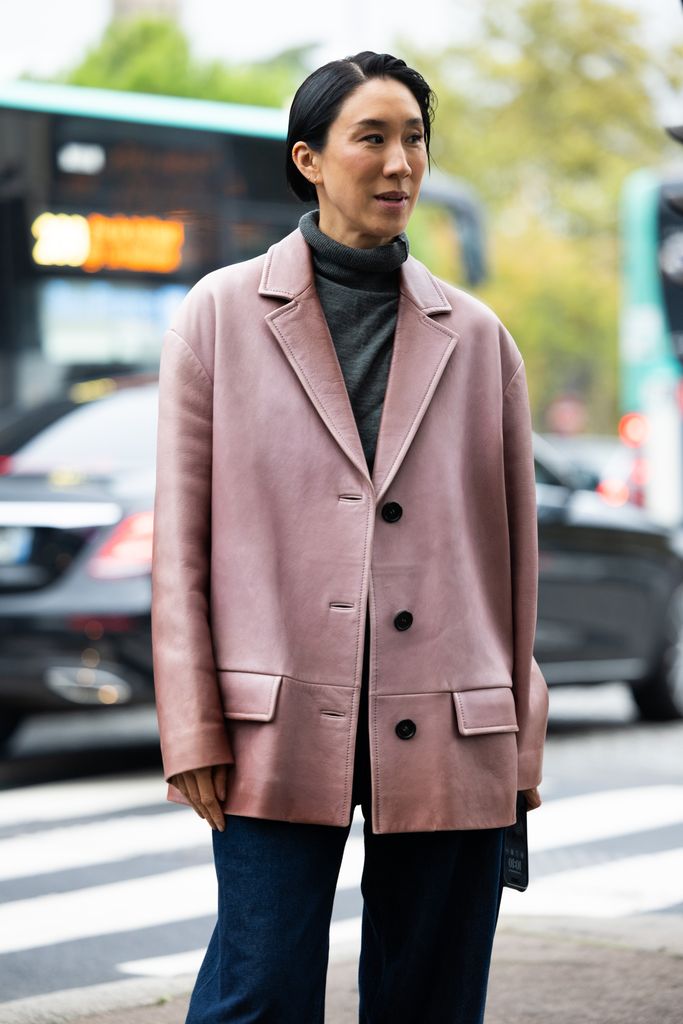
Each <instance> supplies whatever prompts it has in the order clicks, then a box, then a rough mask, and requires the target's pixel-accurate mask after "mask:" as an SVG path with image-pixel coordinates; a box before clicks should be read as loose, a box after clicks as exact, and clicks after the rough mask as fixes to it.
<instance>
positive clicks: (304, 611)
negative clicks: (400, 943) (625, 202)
mask: <svg viewBox="0 0 683 1024" xmlns="http://www.w3.org/2000/svg"><path fill="white" fill-rule="evenodd" d="M156 473H157V476H156V494H155V503H154V546H153V566H152V638H153V658H154V681H155V689H156V702H157V714H158V721H159V730H160V737H161V749H162V755H163V770H164V778H165V780H166V781H167V782H168V780H169V779H170V778H171V776H172V775H174V774H175V773H177V772H182V771H184V770H187V769H191V768H198V767H200V766H203V765H212V764H219V763H228V764H230V765H231V768H230V770H229V772H228V790H227V795H226V798H225V800H224V801H223V808H224V810H225V811H226V812H231V813H234V814H242V815H248V816H252V817H257V818H276V819H282V820H287V821H296V822H310V823H321V824H326V825H346V824H348V823H349V821H350V819H351V814H352V806H351V784H352V769H353V754H354V745H355V737H356V727H357V719H358V702H359V695H360V685H361V670H362V642H363V636H364V625H365V622H364V613H365V607H366V602H367V599H368V596H369V609H370V628H371V645H370V678H369V741H370V757H371V780H372V815H373V828H374V831H375V832H376V833H385V832H413V831H426V830H435V829H436V830H438V829H458V828H463V829H464V828H467V829H469V828H489V827H494V826H501V825H508V824H510V823H512V822H513V821H514V820H515V797H516V793H517V790H518V789H527V788H531V787H532V786H535V785H537V784H538V783H539V782H540V781H541V770H542V759H543V746H544V741H545V733H546V726H547V714H548V690H547V685H546V682H545V679H544V678H543V675H542V673H541V671H540V669H539V667H538V665H537V663H536V661H535V659H534V657H533V643H534V633H535V628H536V603H537V573H538V552H537V521H536V492H535V481H534V464H533V455H532V434H531V417H530V411H529V400H528V393H527V384H526V379H525V370H524V363H523V361H522V357H521V355H520V352H519V349H518V348H517V346H516V344H515V342H514V340H513V339H512V337H511V335H510V334H509V332H508V331H507V330H506V328H505V327H504V326H503V324H502V323H501V322H500V321H499V319H498V318H497V317H496V315H495V314H494V313H493V312H492V311H491V309H489V307H488V306H486V305H485V304H484V303H482V302H481V301H479V300H478V299H476V298H475V297H473V296H471V295H469V294H468V293H467V292H465V291H462V290H461V289H459V288H456V287H454V286H453V285H450V284H447V283H446V282H445V281H442V280H440V279H438V278H437V277H435V276H434V275H433V274H432V273H431V272H430V271H429V270H428V269H427V268H426V267H425V266H424V265H423V264H422V263H420V262H419V261H418V260H416V259H414V258H413V257H412V256H410V257H408V260H407V261H406V262H405V263H404V264H403V265H402V270H401V292H400V300H399V309H398V320H397V326H396V334H395V340H394V348H393V353H392V362H391V367H390V373H389V380H388V385H387V391H386V395H385V400H384V405H383V409H382V417H381V423H380V429H379V436H378V440H377V450H376V457H375V463H374V469H373V473H372V476H370V474H369V473H368V468H367V463H366V461H365V457H364V454H363V449H362V446H361V441H360V437H359V434H358V430H357V427H356V424H355V420H354V416H353V412H352V409H351V405H350V402H349V398H348V394H347V391H346V387H345V383H344V379H343V376H342V373H341V369H340V366H339V362H338V360H337V356H336V352H335V349H334V345H333V342H332V339H331V337H330V334H329V331H328V328H327V324H326V321H325V317H324V315H323V312H322V309H321V305H320V302H319V299H318V296H317V292H316V289H315V283H314V276H313V267H312V260H311V253H310V250H309V247H308V244H307V243H306V241H305V240H304V238H303V236H302V234H301V232H300V231H299V229H298V228H297V229H296V230H294V231H293V232H292V233H291V234H289V235H287V237H286V238H284V239H282V241H280V242H278V243H277V244H275V245H273V246H272V247H271V248H270V249H269V250H268V252H267V253H266V254H264V255H261V256H258V257H256V258H254V259H251V260H247V261H245V262H242V263H238V264H235V265H232V266H228V267H223V268H221V269H219V270H216V271H214V272H212V273H210V274H208V275H206V276H205V277H203V278H202V279H201V280H200V281H199V282H198V283H197V284H196V285H195V286H194V287H193V288H192V289H191V291H190V292H189V293H188V295H187V296H186V297H185V299H184V300H183V302H182V304H181V307H180V310H179V312H178V313H177V315H176V317H175V319H174V322H173V324H172V326H171V327H170V328H169V330H168V331H167V332H166V334H165V336H164V341H163V347H162V354H161V364H160V377H159V420H158V434H157V469H156ZM389 502H397V503H398V504H400V506H401V509H402V515H401V516H400V518H398V519H395V518H394V519H392V517H391V516H390V515H388V516H387V518H385V517H384V516H383V514H382V510H383V508H385V506H386V505H387V504H388V503H389ZM405 611H409V612H410V613H411V615H412V624H411V625H410V628H397V623H396V616H397V615H398V614H399V613H400V612H405ZM401 621H403V625H405V621H404V620H401V619H400V618H399V622H401ZM406 719H407V720H410V722H412V723H413V724H414V726H415V728H414V730H413V729H412V727H411V729H406V728H405V726H403V727H402V728H400V729H399V730H397V728H396V727H397V725H398V723H400V722H404V721H405V720H406ZM408 733H410V735H408ZM167 797H168V799H169V800H172V801H175V802H178V803H187V801H186V799H185V798H184V796H183V795H182V793H180V791H179V790H178V789H177V788H175V787H174V786H173V785H171V784H170V783H169V785H168V791H167Z"/></svg>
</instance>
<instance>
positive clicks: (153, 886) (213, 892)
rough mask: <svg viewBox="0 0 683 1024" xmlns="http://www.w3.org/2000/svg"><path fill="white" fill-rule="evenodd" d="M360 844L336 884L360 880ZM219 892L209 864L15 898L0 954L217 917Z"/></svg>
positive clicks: (3, 909)
mask: <svg viewBox="0 0 683 1024" xmlns="http://www.w3.org/2000/svg"><path fill="white" fill-rule="evenodd" d="M193 813H194V812H193ZM198 820H199V819H198ZM206 827H207V828H208V826H206ZM359 843H360V844H361V850H360V855H361V857H362V840H359V839H355V838H354V839H349V840H348V842H347V850H348V853H347V854H345V856H344V858H343V862H342V867H343V873H342V872H340V884H339V886H338V888H352V887H355V886H356V885H357V884H358V882H359V881H360V871H359V851H358V844H359ZM217 893H218V887H217V883H216V872H215V869H214V866H213V863H211V864H205V865H201V866H200V867H194V868H182V869H180V870H178V871H167V872H164V873H162V874H159V875H155V876H153V877H151V878H149V877H148V878H135V879H132V880H130V881H125V882H112V883H108V884H106V885H99V886H92V887H91V888H88V889H77V890H75V891H71V892H65V893H51V894H49V895H47V896H39V897H35V898H29V899H23V900H14V901H13V902H11V903H6V904H5V905H4V906H0V954H2V953H9V952H15V951H19V950H22V949H33V948H35V947H37V946H48V945H52V944H54V943H57V942H68V941H70V940H74V939H84V938H90V937H93V936H98V935H107V934H110V933H115V932H123V931H132V930H135V929H139V928H150V927H154V926H155V925H161V924H169V923H171V922H176V921H186V920H190V919H191V918H195V917H205V916H211V915H215V914H216V912H217Z"/></svg>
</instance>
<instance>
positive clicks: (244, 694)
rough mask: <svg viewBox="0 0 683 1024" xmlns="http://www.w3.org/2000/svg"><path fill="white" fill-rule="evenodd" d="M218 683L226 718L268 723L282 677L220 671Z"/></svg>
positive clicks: (258, 673)
mask: <svg viewBox="0 0 683 1024" xmlns="http://www.w3.org/2000/svg"><path fill="white" fill-rule="evenodd" d="M218 684H219V686H220V689H221V698H222V701H223V712H224V714H225V717H226V718H251V719H254V720H255V721H257V722H269V721H270V720H271V718H272V717H273V715H274V714H275V707H276V704H277V698H278V694H279V692H280V686H281V684H282V676H270V675H264V674H262V673H260V672H234V671H232V670H226V669H219V670H218Z"/></svg>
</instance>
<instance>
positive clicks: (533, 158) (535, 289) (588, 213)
mask: <svg viewBox="0 0 683 1024" xmlns="http://www.w3.org/2000/svg"><path fill="white" fill-rule="evenodd" d="M642 19H643V15H641V14H637V13H635V12H633V11H631V10H625V9H624V8H623V7H619V6H617V5H616V4H615V3H612V2H609V0H576V2H575V3H573V4H566V3H564V2H562V0H481V22H480V30H479V33H478V36H477V38H474V39H472V40H471V41H469V42H467V43H460V44H458V45H452V46H449V47H447V48H445V49H443V50H442V51H440V52H439V53H437V54H432V53H430V54H426V53H420V52H419V51H417V52H416V51H415V50H414V49H412V48H410V46H409V44H407V45H406V46H404V47H403V48H402V49H401V52H402V53H403V54H404V55H406V54H407V55H409V56H406V59H408V60H410V61H412V62H413V63H414V64H415V65H416V66H417V67H418V68H420V69H422V70H423V71H424V73H425V75H426V77H427V78H428V79H429V81H430V84H431V85H432V86H433V87H434V89H435V90H436V93H437V96H438V107H437V117H436V121H435V126H434V130H435V132H434V143H433V152H434V157H435V162H436V165H437V166H439V167H440V168H441V169H442V170H445V171H447V172H450V173H452V174H456V175H460V176H462V177H463V178H465V179H466V180H468V181H471V182H472V183H473V184H475V185H476V187H477V189H478V191H479V194H480V196H481V197H482V199H483V200H484V204H485V206H486V208H487V209H488V211H489V222H490V225H491V263H492V277H491V279H490V280H489V281H488V282H487V283H486V284H485V285H483V286H482V287H480V288H479V289H477V292H478V294H479V295H480V297H481V298H483V299H484V301H486V302H488V304H489V305H491V306H492V308H494V309H495V310H496V312H497V313H498V314H499V316H501V318H502V319H503V320H504V321H505V322H506V323H507V325H508V326H509V327H510V329H511V331H512V332H513V334H514V335H515V337H516V339H517V341H518V344H519V346H520V348H521V350H522V352H523V354H524V356H525V360H526V361H527V363H528V369H529V374H528V376H529V381H530V392H531V396H532V400H533V406H534V413H535V420H536V421H537V422H538V424H539V427H540V426H542V422H543V419H542V414H543V411H544V409H545V408H546V407H547V405H548V404H549V402H550V401H551V400H552V399H553V398H554V397H556V396H557V395H559V394H561V393H564V392H565V391H566V390H567V389H571V390H573V391H575V392H576V393H578V394H580V395H582V396H583V398H584V399H585V400H586V402H587V403H588V410H589V427H590V429H594V430H611V429H613V427H614V425H615V422H616V417H617V413H618V409H617V397H616V396H617V325H618V301H619V294H618V269H619V248H618V244H617V242H618V205H619V195H620V190H621V187H622V184H623V182H624V179H625V177H626V175H627V174H628V173H629V172H631V171H632V170H635V169H636V168H638V167H641V166H643V165H654V166H657V165H659V164H660V163H663V162H664V161H665V160H666V159H667V158H669V157H670V158H674V159H679V160H680V155H679V148H678V147H677V146H676V145H675V144H674V143H673V142H671V140H669V139H668V137H667V136H666V134H665V132H664V130H663V127H662V125H661V124H660V123H659V118H658V116H657V113H656V106H657V104H656V97H657V96H658V95H661V94H662V93H663V92H664V91H665V90H677V89H680V87H681V85H682V84H683V73H682V71H681V69H683V59H682V58H683V47H682V46H681V43H680V41H678V43H676V42H674V41H672V42H671V43H670V45H668V46H667V47H665V48H664V49H663V50H662V51H661V52H659V53H652V52H651V51H650V50H649V49H648V48H647V47H646V45H645V43H644V42H643V39H644V25H643V20H642Z"/></svg>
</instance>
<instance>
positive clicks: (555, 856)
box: [0, 688, 683, 1024]
mask: <svg viewBox="0 0 683 1024" xmlns="http://www.w3.org/2000/svg"><path fill="white" fill-rule="evenodd" d="M588 708H592V711H591V712H590V713H589V712H588V711H587V709H588ZM121 721H122V722H123V720H121ZM120 728H121V730H122V734H123V735H124V736H128V737H130V735H131V730H130V726H125V725H124V724H122V725H121V726H120ZM85 729H86V732H87V733H88V737H89V738H88V740H87V743H90V744H91V746H93V738H92V735H91V733H92V732H93V728H92V725H91V720H90V719H88V724H87V726H86V727H85ZM66 732H67V730H66V728H65V726H61V725H60V730H59V737H60V741H61V742H62V743H64V742H67V746H68V749H69V759H70V760H69V763H70V764H72V763H74V759H75V756H76V755H75V754H74V750H73V743H72V742H71V741H73V736H72V737H71V740H68V738H67V740H65V735H66ZM29 741H30V733H29ZM29 741H27V743H28V746H29V747H30V742H29ZM682 741H683V723H667V724H661V725H646V724H644V723H638V722H636V721H635V720H634V717H633V709H632V705H631V704H630V702H629V700H628V699H626V697H625V695H624V692H623V688H622V689H618V688H604V689H603V690H601V691H599V692H596V693H591V694H586V693H584V692H583V691H579V693H578V694H577V693H575V694H574V695H573V696H572V695H571V694H570V693H562V694H560V693H557V692H556V691H551V730H550V733H549V739H548V744H547V748H546V762H545V771H544V780H543V783H542V786H541V793H542V796H543V800H544V803H543V804H542V806H541V807H540V808H539V809H537V810H534V811H532V812H530V814H529V818H528V822H529V840H530V875H531V878H530V885H529V888H528V889H527V891H526V892H524V893H518V892H515V891H512V890H509V889H506V890H505V891H504V894H503V903H502V906H501V918H500V922H499V926H498V931H497V934H496V941H495V945H494V955H493V960H492V965H491V979H490V986H489V999H488V1012H487V1017H486V1022H487V1024H497V1022H500V1024H503V1022H505V1024H515V1022H516V1021H519V1022H521V1021H524V1022H531V1024H533V1022H534V1021H539V1022H541V1021H542V1022H543V1024H552V1022H555V1021H557V1022H562V1021H567V1022H569V1021H572V1022H576V1024H579V1022H580V1024H583V1022H584V1021H587V1022H590V1021H599V1022H601V1024H609V1022H611V1021H614V1022H615V1024H616V1022H619V1024H631V1022H633V1024H636V1022H638V1024H640V1022H642V1024H667V1022H669V1021H671V1022H673V1021H675V1022H676V1024H681V1022H682V1021H683V1013H682V1012H681V1006H683V998H682V997H683V991H682V985H683V852H682V851H683V760H682V759H681V757H680V753H681V747H682ZM111 742H112V743H114V740H112V741H111ZM46 743H47V740H46V735H45V734H43V733H40V730H38V740H37V741H36V748H37V750H38V751H39V754H38V755H37V756H35V757H32V754H31V751H30V749H28V750H21V749H20V750H19V751H18V754H17V756H16V757H15V759H14V760H13V761H11V762H10V763H9V764H8V765H5V766H4V767H3V770H4V771H5V772H6V774H5V778H4V779H3V777H2V773H1V772H0V787H2V788H3V789H4V791H3V792H0V1024H15V1022H18V1024H42V1022H43V1021H44V1022H46V1024H48V1022H49V1024H60V1022H70V1024H71V1022H76V1021H79V1022H81V1024H105V1022H111V1024H115V1022H119V1021H120V1022H124V1021H125V1022H127V1024H136V1022H138V1021H139V1022H146V1021H149V1022H150V1024H155V1022H157V1021H159V1022H171V1021H173V1022H175V1021H178V1022H180V1024H182V1022H184V1014H185V1010H186V1007H187V1000H188V995H189V992H190V990H191V988H192V984H193V982H194V978H195V977H196V972H197V969H198V967H199V964H200V962H201V958H202V956H203V952H204V949H205V947H206V943H207V941H208V938H209V935H210V932H211V929H212V927H213V923H214V920H215V905H216V882H215V873H214V870H213V863H212V856H211V838H210V831H209V829H208V826H207V825H206V823H205V822H202V821H201V820H200V819H199V818H198V817H197V816H196V815H195V814H194V812H193V811H191V810H190V809H188V808H184V807H179V806H178V805H172V804H170V803H168V802H167V801H166V800H165V784H164V783H163V781H162V780H161V778H160V774H159V770H158V768H157V767H154V768H153V769H149V768H146V769H145V770H137V771H134V770H130V771H127V772H125V771H119V773H118V774H115V775H109V776H106V777H104V778H92V777H88V776H87V773H83V772H82V771H81V772H80V773H79V774H80V775H81V776H83V775H84V774H85V777H79V778H76V779H73V780H67V779H65V778H64V777H62V780H61V781H60V780H59V763H58V761H57V762H52V761H50V760H49V755H48V753H46V751H47V746H46ZM69 743H71V745H70V746H69ZM87 743H86V747H84V750H86V751H87V749H89V748H87ZM105 745H106V743H105V741H104V740H103V739H101V738H98V739H97V741H96V743H95V744H94V746H96V748H97V750H98V753H99V754H100V755H101V756H102V757H103V759H104V760H105V761H106V759H107V754H106V752H104V753H103V747H104V746H105ZM94 746H93V748H94ZM113 753H114V747H112V754H113ZM84 756H85V755H84ZM117 756H119V758H120V759H121V758H123V760H124V761H126V759H127V760H128V761H131V760H133V761H134V754H133V753H132V750H131V748H130V747H129V748H126V747H125V746H124V747H123V748H122V751H121V752H119V754H118V755H117ZM145 757H146V760H145V758H143V760H142V764H143V765H144V764H147V763H148V761H149V755H148V754H147V755H145ZM141 767H142V765H141ZM22 772H24V773H25V775H26V778H25V779H23V780H22V778H21V775H22ZM67 774H68V772H67ZM41 775H42V778H41ZM55 776H56V777H55ZM52 778H54V779H55V780H54V781H46V780H47V779H52ZM22 781H23V784H22ZM29 783H31V784H29ZM362 861H363V840H362V815H361V812H360V808H357V811H356V816H355V818H354V822H353V826H352V830H351V835H350V837H349V840H348V842H347V847H346V850H345V855H344V861H343V863H342V869H341V872H340V877H339V885H338V889H337V894H336V897H335V906H334V910H333V917H332V925H331V931H330V940H331V952H330V971H329V977H328V990H327V1018H326V1019H327V1021H328V1022H330V1024H342V1022H347V1021H348V1022H351V1021H353V1022H355V1021H356V1019H357V990H356V971H357V956H358V947H359V940H360V912H361V909H362V899H361V896H360V892H359V888H358V883H359V879H360V873H361V870H362ZM302 1024H306V1022H302ZM444 1024H446V1022H444Z"/></svg>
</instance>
